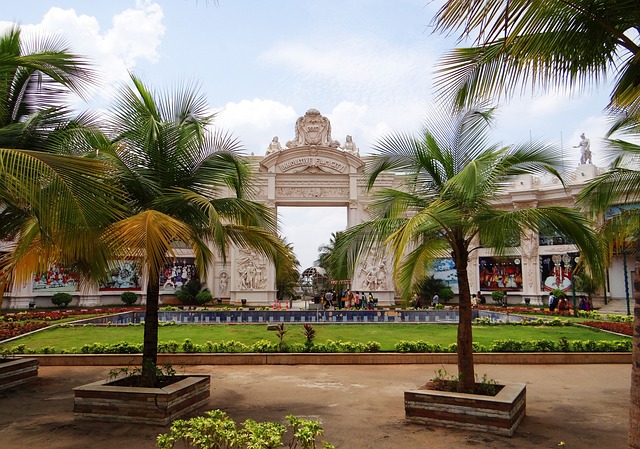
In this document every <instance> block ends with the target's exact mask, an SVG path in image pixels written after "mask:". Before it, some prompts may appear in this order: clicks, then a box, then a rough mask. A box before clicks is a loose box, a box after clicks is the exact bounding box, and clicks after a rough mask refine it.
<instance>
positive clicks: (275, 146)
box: [267, 136, 282, 154]
mask: <svg viewBox="0 0 640 449" xmlns="http://www.w3.org/2000/svg"><path fill="white" fill-rule="evenodd" d="M278 151H282V146H281V145H280V142H279V141H278V136H275V137H274V138H273V139H272V140H271V143H270V144H269V147H267V154H271V153H277V152H278Z"/></svg>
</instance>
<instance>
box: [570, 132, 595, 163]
mask: <svg viewBox="0 0 640 449" xmlns="http://www.w3.org/2000/svg"><path fill="white" fill-rule="evenodd" d="M573 148H580V164H587V163H588V164H590V163H591V142H590V141H589V139H587V138H586V136H585V135H584V133H582V134H580V143H579V144H578V145H574V146H573Z"/></svg>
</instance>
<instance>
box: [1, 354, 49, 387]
mask: <svg viewBox="0 0 640 449" xmlns="http://www.w3.org/2000/svg"><path fill="white" fill-rule="evenodd" d="M38 367H39V364H38V360H37V359H34V358H26V359H22V358H21V359H0V390H5V389H7V388H11V387H14V386H16V385H20V384H23V383H25V382H27V381H29V380H30V379H32V378H34V377H37V376H38Z"/></svg>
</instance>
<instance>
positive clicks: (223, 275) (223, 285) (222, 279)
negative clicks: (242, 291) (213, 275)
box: [218, 271, 229, 295]
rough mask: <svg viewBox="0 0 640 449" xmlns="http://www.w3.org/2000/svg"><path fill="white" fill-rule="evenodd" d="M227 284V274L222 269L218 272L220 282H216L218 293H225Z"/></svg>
mask: <svg viewBox="0 0 640 449" xmlns="http://www.w3.org/2000/svg"><path fill="white" fill-rule="evenodd" d="M228 285H229V275H228V274H227V273H225V272H224V271H223V272H222V273H220V283H219V284H218V293H219V294H221V295H224V294H226V293H227V286H228Z"/></svg>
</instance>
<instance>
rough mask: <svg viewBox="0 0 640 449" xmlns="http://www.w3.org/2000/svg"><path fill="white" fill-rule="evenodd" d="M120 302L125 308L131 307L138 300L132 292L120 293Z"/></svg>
mask: <svg viewBox="0 0 640 449" xmlns="http://www.w3.org/2000/svg"><path fill="white" fill-rule="evenodd" d="M120 300H121V301H122V302H123V303H125V305H127V306H132V305H134V304H135V303H136V301H137V300H138V295H137V294H135V293H134V292H122V293H121V294H120Z"/></svg>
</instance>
